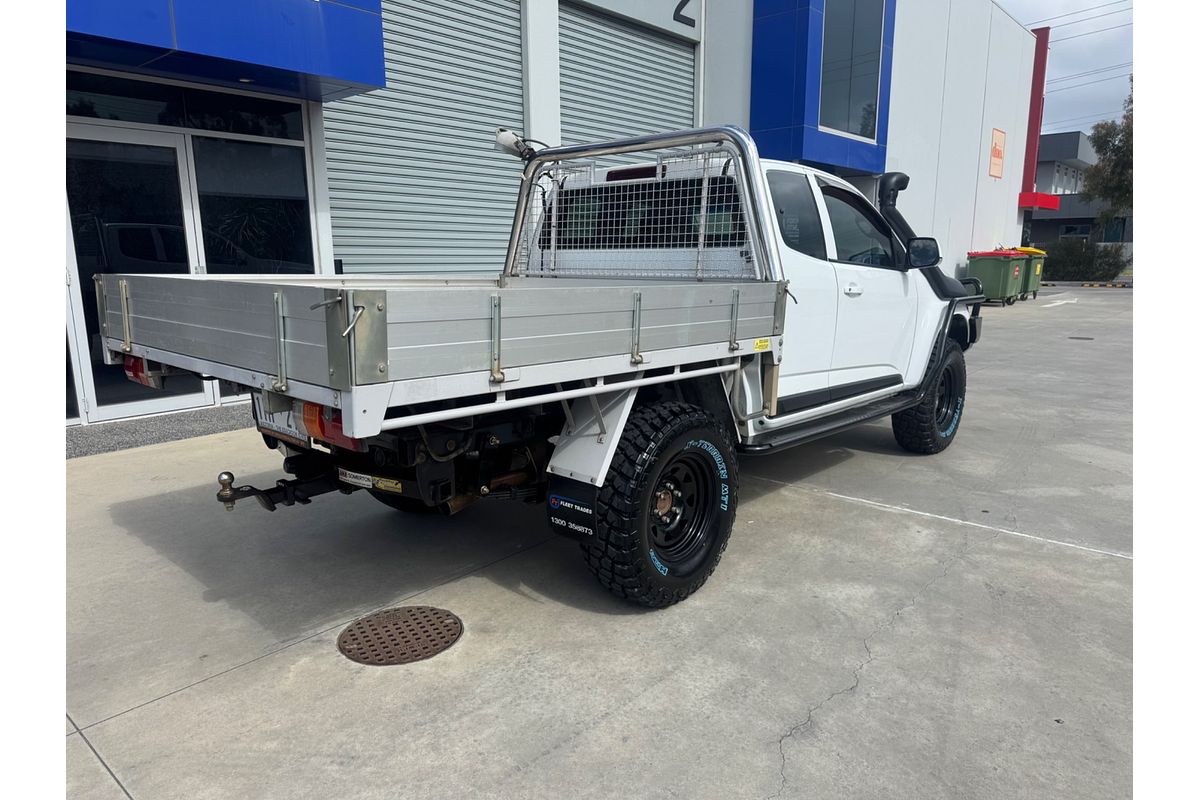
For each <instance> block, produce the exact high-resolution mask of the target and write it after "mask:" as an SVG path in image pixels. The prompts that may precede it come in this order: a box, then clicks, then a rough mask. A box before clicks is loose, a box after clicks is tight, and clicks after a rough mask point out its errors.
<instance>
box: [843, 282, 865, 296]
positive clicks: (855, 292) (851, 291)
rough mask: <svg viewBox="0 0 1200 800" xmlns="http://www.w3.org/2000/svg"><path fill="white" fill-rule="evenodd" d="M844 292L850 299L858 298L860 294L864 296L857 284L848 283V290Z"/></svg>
mask: <svg viewBox="0 0 1200 800" xmlns="http://www.w3.org/2000/svg"><path fill="white" fill-rule="evenodd" d="M842 291H843V292H844V293H845V294H847V295H849V296H850V297H858V296H859V295H860V294H862V287H861V286H859V285H858V284H857V283H847V284H846V288H845V289H843V290H842Z"/></svg>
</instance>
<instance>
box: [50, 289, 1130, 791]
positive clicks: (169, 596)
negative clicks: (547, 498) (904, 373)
mask: <svg viewBox="0 0 1200 800" xmlns="http://www.w3.org/2000/svg"><path fill="white" fill-rule="evenodd" d="M984 314H985V316H986V325H985V328H984V334H985V340H984V342H983V343H982V344H981V345H980V346H979V347H978V349H975V350H972V351H971V352H970V353H969V354H968V364H969V383H970V386H969V390H968V401H967V407H966V417H965V421H964V423H963V428H962V431H961V433H960V435H959V437H958V440H957V441H956V443H955V445H954V447H953V448H951V450H949V451H948V452H947V453H945V454H943V455H941V456H936V457H916V456H910V455H907V454H905V453H903V452H902V451H900V450H899V449H898V448H897V447H896V446H895V444H894V443H893V441H892V438H891V432H890V427H889V426H888V425H887V424H886V422H885V423H881V424H874V425H870V426H867V427H864V428H861V429H859V430H856V431H852V432H849V433H846V434H843V435H840V436H838V437H835V438H831V439H828V440H826V441H823V442H819V443H816V444H812V445H809V446H805V447H802V448H797V449H795V450H791V451H788V452H784V453H781V454H778V455H773V456H768V457H762V458H757V459H749V458H747V459H745V460H744V461H743V464H742V471H743V483H742V495H741V502H740V507H739V511H738V521H737V526H736V528H735V531H734V537H733V539H732V540H731V542H730V546H729V550H728V551H727V553H726V556H725V558H724V560H723V561H722V563H721V565H720V567H719V568H718V570H717V572H716V574H715V575H714V576H713V578H712V579H711V580H710V581H709V583H708V584H707V585H706V586H705V588H704V589H703V590H702V591H701V592H700V593H699V594H697V595H696V596H694V597H693V598H691V599H689V600H688V601H687V602H685V603H683V604H681V605H678V606H675V607H673V608H670V609H667V610H665V611H660V612H642V611H639V610H636V609H634V608H632V607H630V606H626V605H624V604H622V603H621V602H619V601H617V600H616V599H614V598H611V597H610V596H609V595H607V594H606V593H605V592H604V591H603V590H602V589H601V588H600V587H599V585H598V584H596V583H595V582H594V580H593V579H592V578H591V576H590V574H589V573H588V572H587V570H586V568H585V567H584V565H583V562H582V560H581V558H580V556H579V553H578V551H577V547H576V546H575V545H574V544H572V543H570V542H567V541H565V540H561V539H558V538H554V537H553V536H552V535H551V534H549V533H548V531H547V528H546V525H545V523H544V518H543V514H542V512H541V510H540V509H539V508H534V507H522V506H517V505H513V504H506V503H503V502H500V501H493V502H490V503H480V504H477V505H475V506H473V507H471V508H469V509H467V510H466V511H464V512H463V513H462V514H460V515H459V516H457V517H454V518H452V519H441V518H433V519H430V518H422V517H413V516H408V515H403V514H400V513H398V512H395V511H392V510H390V509H388V508H386V507H384V506H382V505H380V504H378V503H376V502H374V501H373V500H372V499H371V498H369V497H367V496H365V495H354V496H348V497H347V496H340V495H339V496H327V497H323V498H318V499H317V500H316V501H315V502H314V503H313V505H312V506H310V507H308V508H290V509H286V508H285V509H281V510H280V511H278V512H276V513H274V514H268V513H266V512H263V511H261V510H259V509H258V508H257V507H256V506H253V505H249V506H245V507H243V506H239V507H238V508H237V509H236V511H234V512H233V513H226V512H225V511H224V510H223V509H222V508H221V507H220V506H219V505H218V504H217V503H216V502H215V500H214V499H213V495H214V493H215V491H216V488H217V487H216V483H215V476H216V474H217V473H218V472H219V471H220V470H222V469H226V468H228V469H232V470H233V471H234V472H236V473H238V478H239V483H242V482H252V483H255V484H258V485H263V484H268V483H270V482H271V481H273V480H274V479H275V478H276V477H278V470H279V464H278V458H277V456H276V454H274V453H272V452H270V451H267V450H266V449H265V448H263V447H262V445H261V442H260V440H259V437H258V436H257V435H256V434H254V433H253V432H252V431H248V430H244V431H236V432H232V433H221V434H216V435H212V436H208V437H204V438H200V439H192V440H187V441H179V442H172V443H168V444H162V445H154V446H151V447H144V448H140V449H135V450H126V451H123V452H115V453H107V454H104V455H97V456H88V457H85V458H79V459H74V460H72V461H70V462H68V465H67V473H68V498H67V504H68V530H67V536H68V598H67V613H68V618H67V636H68V642H67V649H68V665H67V678H68V686H67V706H68V707H67V716H68V718H67V723H66V726H67V737H66V747H67V761H68V771H69V774H68V795H69V796H71V797H77V798H93V797H94V798H120V797H126V796H131V797H133V798H138V799H139V800H140V799H141V798H189V800H193V799H195V798H300V797H305V798H307V797H317V798H324V797H344V798H360V797H361V798H399V797H419V798H429V797H446V798H451V797H454V798H457V797H463V796H468V795H469V796H480V797H537V798H543V797H544V798H561V797H571V798H592V797H595V798H608V797H639V798H640V797H684V798H730V797H737V798H742V797H746V798H755V797H758V798H768V797H808V798H814V797H815V798H845V797H864V798H868V797H869V798H874V797H893V798H943V797H944V798H964V797H973V798H974V797H995V798H1018V797H1055V798H1066V797H1077V798H1088V800H1095V799H1096V798H1108V797H1125V796H1128V795H1129V794H1130V792H1131V771H1132V767H1131V705H1132V687H1131V674H1132V635H1131V606H1132V600H1131V574H1132V562H1131V560H1130V555H1131V553H1132V521H1131V520H1132V513H1131V501H1132V488H1131V484H1132V478H1131V474H1132V466H1131V451H1132V423H1131V418H1130V412H1131V407H1132V388H1131V325H1132V303H1131V292H1129V291H1128V290H1125V291H1122V290H1115V289H1114V290H1090V291H1089V290H1075V289H1072V290H1066V291H1058V292H1055V290H1047V291H1044V292H1043V293H1042V294H1041V295H1040V296H1039V298H1038V300H1036V301H1031V302H1026V303H1021V304H1018V305H1017V306H1014V307H1011V308H996V307H991V308H987V309H985V311H984ZM404 603H412V604H425V605H436V606H441V607H444V608H448V609H450V610H451V611H454V612H455V613H456V614H458V615H459V617H461V618H462V620H463V622H464V625H465V628H466V630H465V633H464V634H463V637H462V639H461V640H460V641H459V643H458V644H457V645H456V646H455V647H453V648H452V649H451V650H449V651H447V652H446V653H443V654H442V655H440V656H438V657H436V658H434V659H432V660H429V661H425V662H421V663H417V664H413V665H408V666H400V667H382V668H381V667H368V666H361V665H358V664H355V663H353V662H351V661H349V660H347V659H346V658H344V657H343V656H341V655H340V654H339V653H338V652H337V650H336V648H335V645H334V640H335V639H336V637H337V634H338V632H339V631H340V629H341V628H342V627H343V626H345V625H346V624H347V623H348V622H349V621H350V620H352V619H354V618H355V617H357V616H359V615H361V614H363V613H365V612H368V611H370V610H373V609H377V608H380V607H387V606H391V605H397V604H404Z"/></svg>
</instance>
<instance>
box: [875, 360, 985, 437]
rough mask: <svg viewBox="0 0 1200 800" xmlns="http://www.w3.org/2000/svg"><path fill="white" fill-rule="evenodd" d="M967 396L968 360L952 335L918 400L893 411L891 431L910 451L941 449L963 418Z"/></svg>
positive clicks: (955, 433)
mask: <svg viewBox="0 0 1200 800" xmlns="http://www.w3.org/2000/svg"><path fill="white" fill-rule="evenodd" d="M966 399H967V362H966V360H965V359H964V358H963V352H962V348H961V347H960V346H959V344H958V342H956V341H954V340H953V339H951V340H949V341H947V342H946V352H945V354H944V355H943V356H942V363H941V365H940V366H939V367H938V376H937V379H936V381H935V383H934V385H933V388H932V389H930V391H929V393H928V394H927V395H925V397H924V399H922V400H921V402H920V403H919V404H917V405H915V406H913V407H912V408H908V409H905V410H904V411H901V412H899V413H898V414H893V415H892V434H893V435H894V436H895V437H896V442H897V443H898V444H899V445H900V446H901V447H903V448H904V449H905V450H908V451H909V452H910V453H922V454H932V453H940V452H942V451H943V450H945V449H946V448H947V447H949V446H950V443H951V442H953V441H954V437H955V436H956V435H957V434H958V428H959V424H960V423H961V422H962V414H963V406H964V404H965V402H966Z"/></svg>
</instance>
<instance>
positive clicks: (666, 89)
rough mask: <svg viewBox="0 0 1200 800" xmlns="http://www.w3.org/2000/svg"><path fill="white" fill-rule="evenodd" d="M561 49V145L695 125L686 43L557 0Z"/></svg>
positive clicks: (692, 64)
mask: <svg viewBox="0 0 1200 800" xmlns="http://www.w3.org/2000/svg"><path fill="white" fill-rule="evenodd" d="M559 48H560V55H559V69H560V75H561V85H560V86H561V88H560V102H561V104H562V116H561V119H562V141H563V144H580V143H583V142H594V141H603V140H606V139H619V138H622V137H625V136H636V135H639V134H644V133H658V132H660V131H667V130H677V129H679V128H690V127H693V125H694V124H695V117H696V111H695V108H696V106H695V94H696V90H695V74H696V46H695V45H694V44H692V43H691V42H686V41H683V40H681V39H677V38H675V37H673V36H670V35H669V34H664V33H658V32H656V31H653V30H650V29H649V28H645V27H642V26H637V25H634V24H632V23H629V22H625V21H623V20H620V19H618V18H616V17H613V16H609V15H606V14H602V13H598V12H595V11H591V10H588V9H584V8H581V7H578V6H573V5H570V4H568V3H563V4H561V6H560V7H559Z"/></svg>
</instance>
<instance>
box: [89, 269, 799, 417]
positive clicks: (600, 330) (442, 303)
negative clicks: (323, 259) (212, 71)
mask: <svg viewBox="0 0 1200 800" xmlns="http://www.w3.org/2000/svg"><path fill="white" fill-rule="evenodd" d="M503 284H504V285H503V286H502V285H501V281H499V280H496V279H487V278H444V279H442V278H437V279H431V278H416V277H412V278H410V277H383V276H330V277H316V276H287V277H284V276H248V277H220V278H217V277H209V276H169V275H103V276H100V277H99V278H98V288H99V289H100V290H101V291H99V292H98V298H99V300H98V302H99V304H100V319H101V323H102V332H103V335H104V337H105V343H106V347H107V349H108V350H110V351H111V353H112V357H113V358H117V357H119V356H120V355H121V354H122V353H129V354H133V355H142V356H145V357H148V358H152V359H153V360H156V361H159V362H161V363H164V364H168V365H171V366H174V367H178V368H181V369H186V370H189V371H192V372H197V373H200V374H203V375H207V376H212V377H217V378H224V379H226V380H232V381H235V382H238V383H243V384H245V385H248V386H251V387H253V388H258V389H264V390H273V391H276V392H278V393H280V394H285V395H289V396H293V397H297V398H302V399H307V400H312V401H314V402H322V403H326V404H328V405H332V406H335V407H339V408H350V407H357V406H359V405H362V404H363V403H365V402H367V401H366V399H365V398H366V397H368V396H369V397H370V398H371V401H370V402H371V403H372V404H374V405H383V406H384V407H386V408H392V407H396V406H402V405H409V404H412V403H416V402H429V401H439V400H455V399H460V398H462V397H465V396H474V395H479V394H484V393H488V392H493V393H494V392H498V391H511V390H512V389H515V388H525V387H529V386H535V385H553V384H554V383H558V382H565V381H574V380H587V379H595V378H599V377H601V376H611V375H613V374H614V373H616V372H621V371H624V372H636V371H639V370H644V369H653V368H659V367H672V366H678V365H680V364H686V363H689V362H691V363H695V362H699V361H708V360H712V359H716V358H729V357H732V356H734V355H745V354H747V353H752V352H755V351H756V349H757V350H758V351H763V350H767V349H770V350H775V349H776V348H777V346H778V338H779V334H780V333H782V322H783V320H782V313H783V312H782V309H783V308H784V307H785V304H784V303H782V302H781V298H782V297H783V289H782V286H781V285H780V284H778V283H775V282H771V281H762V280H752V281H742V282H736V281H730V282H717V281H711V282H710V281H658V282H654V281H639V280H627V281H616V280H607V281H605V280H581V279H551V278H508V279H507V280H505V281H504V282H503ZM352 323H353V324H352ZM764 340H766V341H765V342H764ZM501 376H502V377H501ZM281 379H282V380H281ZM356 394H358V395H362V397H359V398H357V399H354V396H355V395H356ZM370 416H371V417H372V418H374V417H376V416H379V417H380V418H382V412H380V411H378V409H372V410H371V412H370ZM369 428H370V426H367V429H369Z"/></svg>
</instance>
